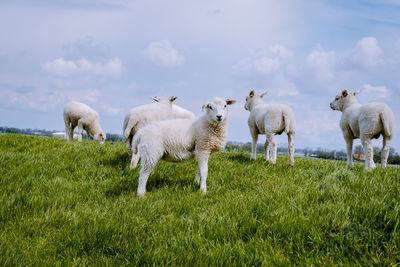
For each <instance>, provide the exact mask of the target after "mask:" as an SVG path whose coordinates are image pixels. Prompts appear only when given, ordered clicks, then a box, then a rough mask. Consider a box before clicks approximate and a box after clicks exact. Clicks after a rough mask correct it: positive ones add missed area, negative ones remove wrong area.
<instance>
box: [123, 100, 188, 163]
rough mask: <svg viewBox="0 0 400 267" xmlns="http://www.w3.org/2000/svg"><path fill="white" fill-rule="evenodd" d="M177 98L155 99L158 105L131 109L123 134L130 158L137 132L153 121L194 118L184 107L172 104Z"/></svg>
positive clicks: (126, 118)
mask: <svg viewBox="0 0 400 267" xmlns="http://www.w3.org/2000/svg"><path fill="white" fill-rule="evenodd" d="M175 99H176V97H174V96H171V97H160V98H158V97H153V100H154V101H156V103H152V104H147V105H142V106H138V107H135V108H133V109H131V110H130V111H129V112H128V114H126V116H125V120H124V126H123V133H124V139H125V142H126V148H127V150H128V154H129V156H132V139H133V136H134V135H135V134H136V132H137V131H138V130H139V129H140V128H142V127H144V126H146V125H147V124H149V123H151V122H153V121H159V120H167V119H172V118H182V119H184V118H188V119H190V118H194V117H195V116H194V114H193V113H192V112H190V111H188V110H186V109H184V108H182V107H179V106H177V105H175V104H172V106H171V103H172V102H173V101H175Z"/></svg>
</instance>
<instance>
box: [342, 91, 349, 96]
mask: <svg viewBox="0 0 400 267" xmlns="http://www.w3.org/2000/svg"><path fill="white" fill-rule="evenodd" d="M348 94H349V93H348V92H347V89H345V90H343V91H342V96H343V97H346V96H347V95H348Z"/></svg>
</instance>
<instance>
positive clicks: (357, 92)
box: [351, 90, 361, 95]
mask: <svg viewBox="0 0 400 267" xmlns="http://www.w3.org/2000/svg"><path fill="white" fill-rule="evenodd" d="M359 93H361V90H358V91H355V92H352V93H351V94H352V95H358V94H359Z"/></svg>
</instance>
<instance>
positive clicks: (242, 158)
mask: <svg viewBox="0 0 400 267" xmlns="http://www.w3.org/2000/svg"><path fill="white" fill-rule="evenodd" d="M228 159H229V160H232V161H235V162H238V163H241V164H248V163H250V162H254V161H252V160H250V156H249V155H245V154H232V155H228Z"/></svg>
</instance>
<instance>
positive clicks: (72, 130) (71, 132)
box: [68, 125, 75, 141]
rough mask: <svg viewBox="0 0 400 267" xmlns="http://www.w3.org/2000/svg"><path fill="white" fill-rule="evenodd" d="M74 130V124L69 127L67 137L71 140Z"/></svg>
mask: <svg viewBox="0 0 400 267" xmlns="http://www.w3.org/2000/svg"><path fill="white" fill-rule="evenodd" d="M74 130H75V126H74V125H71V128H69V133H68V134H69V139H70V140H71V141H72V140H74Z"/></svg>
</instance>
